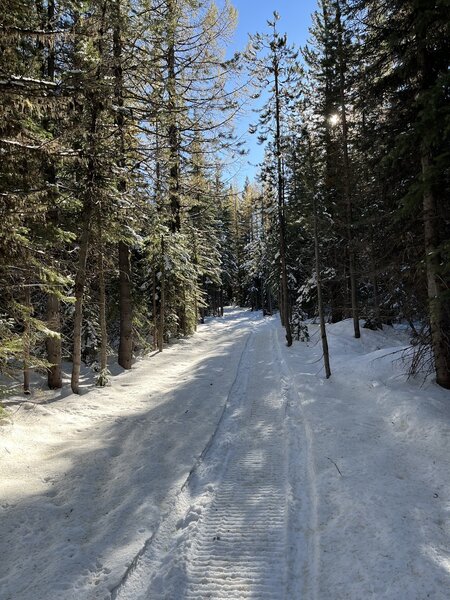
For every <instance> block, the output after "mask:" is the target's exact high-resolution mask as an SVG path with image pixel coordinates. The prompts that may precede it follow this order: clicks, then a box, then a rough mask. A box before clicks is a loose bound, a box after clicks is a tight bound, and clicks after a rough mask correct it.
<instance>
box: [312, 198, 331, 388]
mask: <svg viewBox="0 0 450 600" xmlns="http://www.w3.org/2000/svg"><path fill="white" fill-rule="evenodd" d="M313 212H314V256H315V262H316V287H317V308H318V312H319V321H320V337H321V339H322V351H323V364H324V367H325V377H326V378H327V379H329V377H331V368H330V354H329V351H328V339H327V330H326V325H325V313H324V310H323V300H322V275H321V261H320V247H319V231H318V223H317V205H316V199H315V194H313Z"/></svg>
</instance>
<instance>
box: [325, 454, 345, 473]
mask: <svg viewBox="0 0 450 600" xmlns="http://www.w3.org/2000/svg"><path fill="white" fill-rule="evenodd" d="M327 458H328V460H329V461H330V462H332V463H333V465H334V466H335V467H336V469H337V470H338V473H339V475H340V476H341V477H342V476H343V475H342V473H341V470H340V468H339V467H338V466H337V464H336V463H335V462H334V460H333V459H331V458H330V457H329V456H327Z"/></svg>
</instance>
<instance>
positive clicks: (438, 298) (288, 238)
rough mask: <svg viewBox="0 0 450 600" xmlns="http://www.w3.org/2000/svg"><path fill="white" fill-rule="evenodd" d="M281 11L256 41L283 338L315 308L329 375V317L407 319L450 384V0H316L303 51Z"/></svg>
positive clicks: (421, 353)
mask: <svg viewBox="0 0 450 600" xmlns="http://www.w3.org/2000/svg"><path fill="white" fill-rule="evenodd" d="M277 20H278V15H277V14H276V13H274V18H273V20H272V21H269V33H267V34H259V35H256V36H254V37H253V38H252V40H251V43H250V45H249V48H248V51H247V55H248V60H249V62H250V63H251V65H253V68H252V74H253V79H254V81H255V83H256V85H257V86H259V90H261V91H262V90H265V92H264V93H263V95H262V98H264V106H263V107H262V109H261V110H260V116H259V121H258V123H256V124H255V126H254V127H252V132H254V133H256V132H257V133H258V135H259V138H260V141H261V142H263V143H266V144H267V145H266V148H267V150H266V157H265V161H264V167H263V168H262V170H261V175H260V182H259V190H256V191H255V193H254V195H255V196H256V197H257V198H259V200H258V201H257V203H256V204H255V205H254V209H253V218H254V219H256V221H257V222H258V227H257V231H258V233H257V235H256V238H255V239H254V240H253V245H252V247H253V255H252V258H251V259H250V260H251V264H252V267H251V271H252V272H254V273H256V277H255V279H254V281H255V283H256V285H257V287H258V293H257V294H256V295H257V296H259V297H260V298H261V305H262V306H264V308H266V307H267V297H268V294H269V293H272V294H273V293H274V292H275V293H276V290H279V291H280V293H279V302H280V313H281V317H282V321H283V322H284V325H285V327H286V338H287V342H288V345H289V344H291V343H292V336H293V334H295V335H296V336H297V337H299V336H301V335H305V333H306V332H305V329H304V326H303V325H302V319H303V318H304V317H305V316H313V315H317V314H319V316H320V320H321V330H322V341H323V347H324V357H325V363H326V364H325V370H326V373H327V376H329V374H330V372H331V371H330V364H329V361H328V349H327V339H326V329H325V322H326V321H327V320H328V321H330V322H336V321H340V320H341V319H343V318H352V319H353V324H354V334H355V337H357V338H358V337H359V336H360V320H361V319H363V321H362V322H363V324H364V326H366V327H371V328H379V327H381V325H382V323H385V324H390V323H393V322H394V321H399V320H404V321H407V322H408V323H409V324H410V325H411V327H412V330H413V332H414V344H415V346H416V353H415V357H414V360H413V364H412V369H413V370H420V369H423V370H425V371H427V370H429V369H431V370H433V369H435V372H436V376H437V382H438V383H439V384H440V385H441V386H443V387H446V388H450V102H449V100H450V88H449V84H450V76H449V62H450V61H449V59H450V4H449V3H448V2H447V1H445V0H444V1H436V2H429V1H428V0H401V1H399V0H390V1H389V2H383V1H380V0H319V2H318V9H317V11H316V12H315V14H314V15H313V26H312V28H311V37H310V40H309V43H308V45H307V47H305V48H304V49H302V51H301V52H300V53H298V52H297V51H296V50H295V48H292V47H290V46H289V44H288V41H287V39H286V36H283V35H281V34H280V33H279V32H278V30H277ZM256 95H257V94H256ZM254 230H255V228H254ZM429 349H431V351H428V350H429ZM327 363H328V364H327Z"/></svg>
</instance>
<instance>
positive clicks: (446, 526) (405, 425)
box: [0, 309, 450, 600]
mask: <svg viewBox="0 0 450 600" xmlns="http://www.w3.org/2000/svg"><path fill="white" fill-rule="evenodd" d="M310 333H311V340H310V342H309V343H302V342H296V343H295V344H294V346H293V347H292V348H286V346H285V344H284V337H283V331H282V329H281V327H280V324H279V320H278V318H277V317H269V318H263V317H262V316H261V314H260V313H251V312H248V311H242V310H238V309H228V310H227V312H226V315H225V317H224V318H223V319H220V318H216V319H209V320H208V321H207V323H206V324H205V325H202V326H200V327H199V331H198V332H197V334H196V335H194V336H192V337H191V338H189V339H185V340H182V341H180V342H178V343H176V344H173V345H171V346H170V347H169V348H168V349H167V350H165V351H164V352H163V353H162V354H154V355H153V356H150V357H147V358H143V359H142V360H139V361H137V362H136V364H135V366H134V367H133V369H132V370H131V371H130V372H123V373H119V374H117V375H115V376H114V377H113V380H112V384H111V386H109V387H107V388H106V389H95V388H94V389H89V385H88V384H87V383H86V384H85V388H84V391H85V393H84V394H83V395H82V396H81V397H76V396H74V395H66V397H62V395H61V393H60V392H59V393H58V394H55V393H53V395H52V394H51V393H47V394H45V393H37V392H35V394H34V396H32V397H30V398H29V399H28V400H27V401H26V402H24V401H23V399H20V401H19V398H12V399H11V400H10V401H9V402H8V403H7V412H8V415H9V417H8V418H7V419H4V420H3V422H2V426H1V427H0V556H1V557H2V559H1V561H0V598H1V600H94V599H95V600H96V599H102V600H103V599H104V600H106V599H110V598H112V599H113V600H114V599H117V600H144V599H145V600H162V599H167V600H182V599H186V600H187V599H190V600H193V599H194V598H195V599H198V600H206V599H207V598H211V599H217V600H219V599H227V600H240V599H246V598H253V599H255V600H266V599H267V600H269V599H273V600H300V599H302V600H340V599H342V600H344V599H345V600H362V599H366V598H375V599H385V600H425V599H427V598H431V599H434V600H448V598H449V595H448V590H449V589H450V478H449V473H450V452H449V450H450V395H449V392H447V391H445V390H442V389H440V388H438V387H437V386H436V385H435V384H434V383H432V382H427V383H423V382H422V381H421V380H407V378H406V376H405V375H404V371H405V368H406V367H405V364H404V363H403V362H402V361H401V356H402V349H403V348H404V347H405V346H406V345H407V335H406V333H405V332H404V331H402V330H398V329H392V328H389V327H387V328H385V329H384V330H383V331H378V332H373V331H368V330H364V329H363V330H362V338H361V339H360V340H355V339H353V338H352V336H351V323H350V322H348V321H344V322H342V323H338V324H335V325H331V326H329V327H328V333H329V344H330V352H331V364H332V370H333V375H332V378H331V379H329V380H326V379H324V377H323V372H322V370H321V360H320V359H321V350H320V341H319V338H318V330H317V326H316V325H310Z"/></svg>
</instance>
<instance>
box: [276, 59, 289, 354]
mask: <svg viewBox="0 0 450 600" xmlns="http://www.w3.org/2000/svg"><path fill="white" fill-rule="evenodd" d="M273 71H274V78H275V120H276V131H275V146H276V153H277V183H278V186H277V188H278V221H279V235H280V266H281V297H282V303H281V306H280V309H281V311H280V312H281V317H282V318H281V320H282V323H283V324H284V327H285V330H286V344H287V346H292V332H291V323H290V319H289V287H288V279H287V266H286V223H285V203H284V185H283V165H282V160H281V114H280V90H279V81H278V77H279V67H278V60H277V57H276V54H274V56H273Z"/></svg>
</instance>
